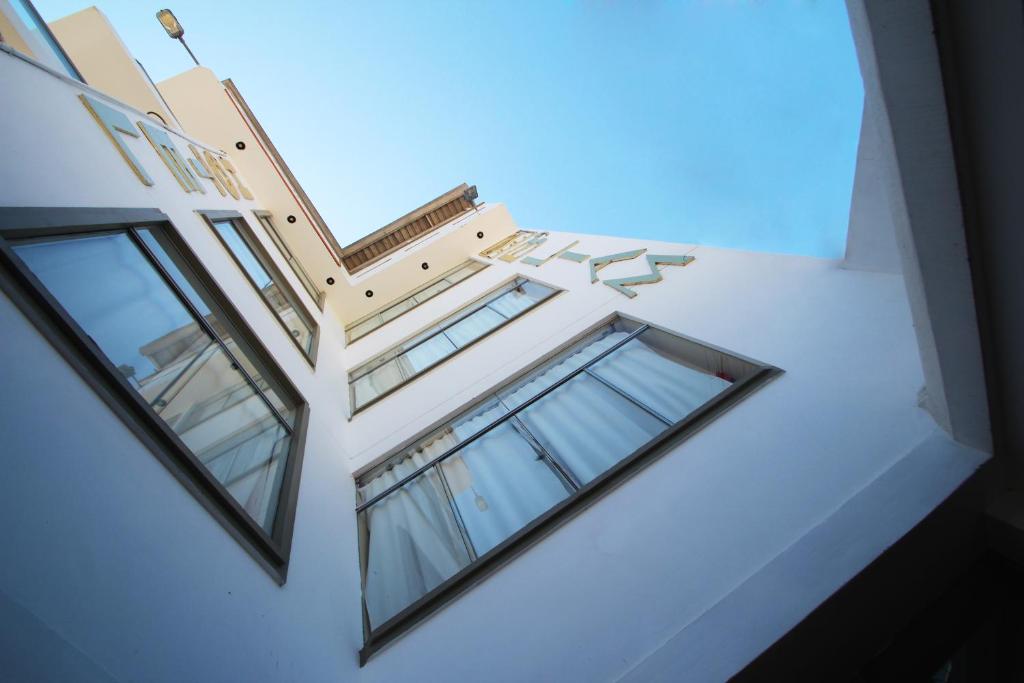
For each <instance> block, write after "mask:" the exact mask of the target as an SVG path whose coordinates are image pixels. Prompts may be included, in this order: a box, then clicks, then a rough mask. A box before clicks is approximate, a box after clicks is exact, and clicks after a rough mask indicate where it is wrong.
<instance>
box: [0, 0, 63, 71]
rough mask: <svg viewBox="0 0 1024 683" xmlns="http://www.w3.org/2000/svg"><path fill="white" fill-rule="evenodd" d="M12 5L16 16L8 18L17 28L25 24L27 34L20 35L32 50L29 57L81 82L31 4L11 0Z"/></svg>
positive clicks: (21, 0)
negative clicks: (18, 25)
mask: <svg viewBox="0 0 1024 683" xmlns="http://www.w3.org/2000/svg"><path fill="white" fill-rule="evenodd" d="M10 4H11V7H12V9H13V10H14V13H15V16H14V17H8V20H14V21H11V23H12V24H13V25H14V26H15V27H17V24H18V23H21V24H23V26H24V30H25V32H24V33H22V32H21V31H19V34H21V38H22V39H23V40H24V42H25V43H26V45H28V47H29V49H30V50H32V54H31V55H29V56H30V57H34V58H35V59H36V60H38V61H40V62H42V63H43V64H45V65H47V66H48V67H50V68H53V69H56V70H58V71H63V72H64V73H65V74H67V75H68V76H70V77H71V78H74V79H75V80H79V77H78V72H77V71H75V68H74V67H73V66H72V65H71V62H69V61H68V58H67V57H66V56H65V55H64V51H63V50H61V48H60V45H59V44H58V43H57V40H56V39H55V38H54V37H53V34H52V33H50V29H49V27H47V25H46V24H45V23H44V22H43V21H41V20H40V19H39V17H38V16H37V15H36V13H35V12H34V11H33V9H32V7H31V3H29V2H26V1H25V0H11V3H10ZM0 7H2V5H0ZM17 19H20V22H18V21H16V20H17ZM9 40H10V39H9V38H8V41H9Z"/></svg>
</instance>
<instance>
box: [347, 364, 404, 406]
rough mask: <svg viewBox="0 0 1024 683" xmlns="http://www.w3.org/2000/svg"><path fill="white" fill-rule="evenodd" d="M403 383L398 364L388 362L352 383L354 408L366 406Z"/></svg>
mask: <svg viewBox="0 0 1024 683" xmlns="http://www.w3.org/2000/svg"><path fill="white" fill-rule="evenodd" d="M402 382H403V375H402V370H401V368H399V367H398V363H396V362H395V361H394V360H390V361H388V362H387V363H385V364H384V365H382V366H380V367H379V368H377V369H375V370H372V371H370V372H368V373H367V374H365V375H363V376H362V377H360V378H359V379H357V380H356V381H354V382H352V392H353V394H354V403H355V405H354V406H353V408H358V407H359V406H362V405H366V404H367V403H369V402H370V401H372V400H373V399H375V398H377V397H378V396H380V395H381V394H383V393H384V392H385V391H387V390H388V389H391V388H392V387H396V386H398V385H399V384H401V383H402Z"/></svg>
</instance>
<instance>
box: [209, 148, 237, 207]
mask: <svg viewBox="0 0 1024 683" xmlns="http://www.w3.org/2000/svg"><path fill="white" fill-rule="evenodd" d="M203 159H204V160H205V161H206V165H207V166H209V167H210V170H211V171H212V172H213V176H214V177H215V178H216V179H217V182H219V183H220V184H221V185H223V186H224V189H225V190H227V191H228V194H229V195H231V196H232V197H234V198H235V199H238V198H239V194H238V188H237V187H235V184H234V183H233V182H232V181H231V178H229V177H228V174H227V171H225V170H224V167H223V166H221V163H220V159H218V158H217V156H216V155H214V154H212V153H210V152H209V151H208V150H205V149H204V150H203Z"/></svg>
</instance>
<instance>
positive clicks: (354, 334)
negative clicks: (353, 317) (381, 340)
mask: <svg viewBox="0 0 1024 683" xmlns="http://www.w3.org/2000/svg"><path fill="white" fill-rule="evenodd" d="M382 324H383V323H382V322H381V321H380V317H379V316H374V317H372V318H370V319H369V320H366V321H363V322H361V323H359V324H358V325H353V326H352V327H350V328H349V330H348V338H349V340H350V341H355V340H356V339H359V338H360V337H362V336H364V335H367V334H370V333H371V332H373V331H374V330H375V329H377V328H378V327H380V326H381V325H382Z"/></svg>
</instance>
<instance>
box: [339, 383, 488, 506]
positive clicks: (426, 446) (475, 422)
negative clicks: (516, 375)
mask: <svg viewBox="0 0 1024 683" xmlns="http://www.w3.org/2000/svg"><path fill="white" fill-rule="evenodd" d="M506 412H508V411H506V410H505V407H504V406H502V405H501V404H500V403H497V402H495V401H493V400H492V401H491V402H490V403H487V404H484V405H481V406H479V407H477V408H476V409H473V410H470V411H468V412H467V413H466V414H465V415H463V416H462V417H461V418H459V419H458V420H456V421H455V422H453V423H452V424H449V425H445V426H444V427H442V428H441V429H439V430H437V431H436V432H434V433H433V434H431V435H430V436H428V437H426V438H425V439H423V440H422V441H420V442H419V443H417V444H416V445H415V446H413V447H412V448H410V449H409V450H407V451H405V452H404V453H403V454H402V455H400V456H398V457H396V458H394V459H393V460H391V461H390V462H388V464H387V466H386V467H385V468H382V469H381V470H378V471H375V472H371V474H370V476H368V477H365V478H364V479H363V481H364V482H367V483H366V484H365V485H364V484H363V483H360V485H359V486H358V487H357V489H356V497H357V498H358V500H359V504H360V505H362V504H363V503H365V502H366V501H368V500H370V498H372V497H373V496H374V495H377V494H379V493H380V491H381V490H382V489H380V488H374V487H373V486H370V483H372V482H373V481H374V480H375V479H376V477H377V475H378V474H379V472H380V471H383V470H384V469H393V470H394V472H395V474H396V475H397V476H396V477H395V478H394V479H393V481H397V480H399V479H401V478H402V477H404V476H407V475H408V474H410V473H412V472H414V471H416V469H417V468H418V467H421V466H423V465H425V464H426V463H429V462H433V461H434V459H435V458H438V457H440V456H441V455H443V454H444V453H445V452H447V451H449V450H451V449H452V448H454V447H455V446H457V445H459V444H460V443H462V441H463V440H464V439H465V438H466V437H469V436H472V435H473V434H475V433H477V432H479V431H480V430H481V429H483V428H484V427H486V426H488V425H489V424H491V423H492V422H494V421H495V420H497V419H498V418H499V417H501V416H502V415H504V414H505V413H506Z"/></svg>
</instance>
